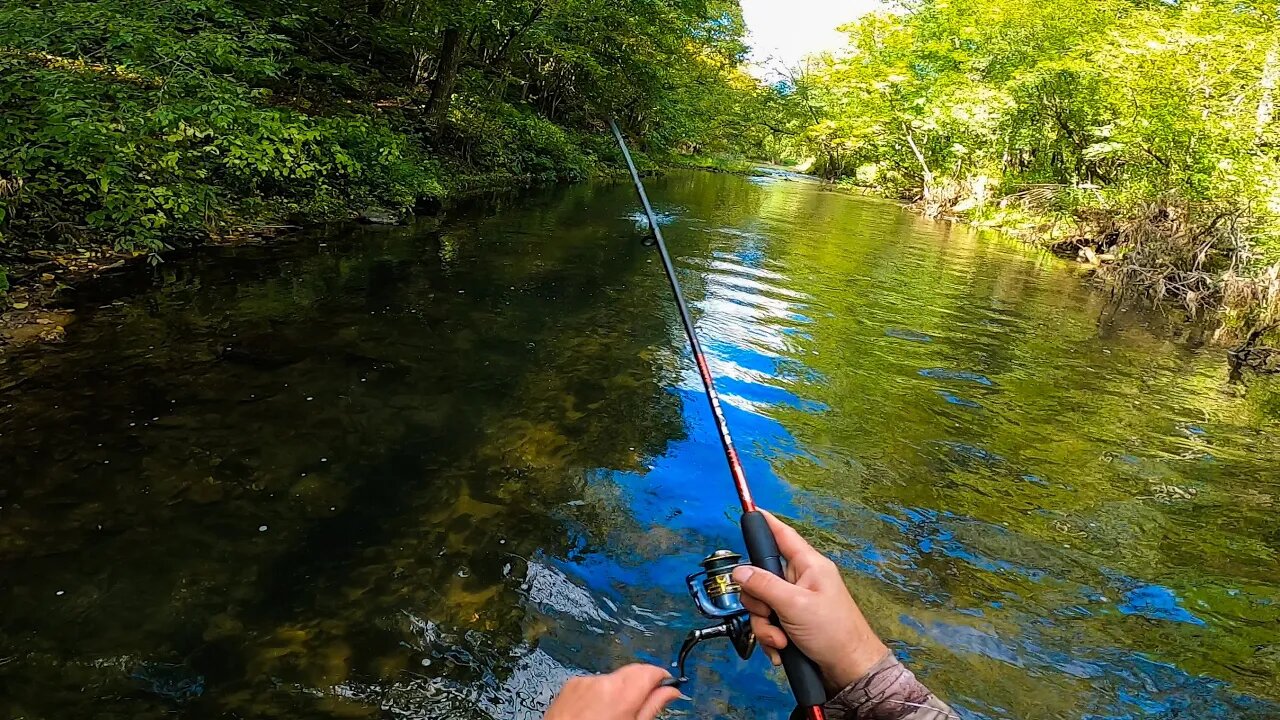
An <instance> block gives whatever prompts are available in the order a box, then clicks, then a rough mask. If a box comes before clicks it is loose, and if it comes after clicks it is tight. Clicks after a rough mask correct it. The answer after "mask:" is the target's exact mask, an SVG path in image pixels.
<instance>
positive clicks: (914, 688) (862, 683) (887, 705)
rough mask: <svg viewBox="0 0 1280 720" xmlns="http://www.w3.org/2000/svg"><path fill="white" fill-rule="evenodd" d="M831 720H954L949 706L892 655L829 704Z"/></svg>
mask: <svg viewBox="0 0 1280 720" xmlns="http://www.w3.org/2000/svg"><path fill="white" fill-rule="evenodd" d="M826 711H827V718H828V720H953V719H958V718H959V716H958V715H956V714H955V713H954V712H953V711H952V710H951V708H950V707H948V706H947V704H946V703H944V702H942V701H941V700H939V699H938V698H936V697H934V695H933V693H931V692H929V688H927V687H925V686H924V685H921V684H920V681H919V680H916V676H915V675H914V674H912V672H911V671H910V670H908V669H907V668H906V667H905V666H904V665H903V664H902V663H901V662H899V661H898V658H896V657H894V654H893V652H892V651H890V652H889V653H887V654H885V656H884V658H882V659H881V660H880V662H878V663H876V664H875V665H874V666H873V667H872V668H871V669H870V670H869V671H867V674H866V675H863V676H862V679H860V680H858V681H856V682H854V683H853V684H852V685H850V686H849V687H847V688H845V689H844V690H841V691H840V692H839V694H837V695H836V696H835V697H834V698H832V699H831V700H828V701H827V704H826Z"/></svg>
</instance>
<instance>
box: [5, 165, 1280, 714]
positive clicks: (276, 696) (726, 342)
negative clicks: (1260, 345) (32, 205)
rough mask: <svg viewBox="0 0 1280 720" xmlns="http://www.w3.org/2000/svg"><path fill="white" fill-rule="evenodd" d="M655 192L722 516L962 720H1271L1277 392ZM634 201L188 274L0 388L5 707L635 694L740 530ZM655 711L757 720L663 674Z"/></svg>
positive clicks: (1026, 273) (793, 198) (763, 668)
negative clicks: (812, 572)
mask: <svg viewBox="0 0 1280 720" xmlns="http://www.w3.org/2000/svg"><path fill="white" fill-rule="evenodd" d="M651 192H652V195H653V196H654V200H655V203H656V205H657V206H658V209H659V210H660V211H661V213H662V214H663V221H664V223H665V230H666V233H667V235H668V238H669V242H670V245H671V249H672V252H673V254H674V255H675V257H676V263H677V265H678V267H679V272H680V275H681V279H682V281H683V282H684V283H685V287H686V292H687V294H688V295H689V297H690V300H691V304H692V306H693V312H694V314H695V315H696V316H697V318H698V321H697V322H698V329H699V332H700V333H701V335H702V337H703V339H704V344H705V345H706V348H707V350H708V352H709V353H710V360H711V364H712V369H713V372H714V373H715V375H716V377H717V383H718V385H719V387H720V390H721V392H722V393H723V394H724V396H725V401H726V405H727V411H728V419H729V422H730V424H731V425H732V427H733V430H734V432H735V433H736V435H737V441H738V444H739V446H740V448H742V449H743V451H744V452H745V455H746V469H747V472H748V474H749V476H750V477H751V480H752V483H753V485H754V488H755V493H756V495H757V500H758V501H759V502H760V504H761V505H762V506H764V507H767V508H770V509H772V510H774V511H775V512H777V513H779V514H781V515H783V516H785V517H787V518H789V519H790V520H791V521H792V522H793V523H794V524H795V525H796V526H797V527H799V528H800V529H801V531H802V532H803V533H804V534H805V535H807V536H808V537H809V538H811V539H812V541H813V542H814V543H815V544H816V545H817V546H818V547H819V548H821V549H822V550H823V551H825V552H827V553H829V554H831V555H832V556H833V557H834V558H835V559H836V560H837V561H838V563H839V564H840V566H841V567H842V568H843V569H844V571H845V572H846V575H847V580H848V583H849V586H850V588H851V589H852V590H853V591H854V593H855V594H856V596H857V598H858V599H859V601H860V602H861V603H862V605H863V606H864V608H865V610H866V612H867V614H868V616H869V617H870V618H871V620H872V622H873V624H874V625H875V626H876V627H877V628H878V629H879V630H880V631H881V633H882V634H883V635H884V636H886V638H888V639H891V640H892V645H893V647H894V648H895V649H896V650H897V651H898V652H899V653H900V655H901V656H903V657H904V659H906V660H908V661H909V662H910V663H911V665H912V667H913V668H914V669H915V670H916V671H917V673H918V674H919V675H920V676H921V677H922V678H923V679H924V680H925V681H926V682H927V683H928V684H929V685H930V686H931V687H933V688H934V689H935V690H936V691H937V692H938V693H939V694H940V695H942V696H943V697H944V698H945V699H947V700H948V701H950V702H951V703H953V704H954V705H955V706H956V707H957V709H959V710H960V711H961V712H962V714H963V715H964V716H965V717H971V718H1005V717H1009V718H1037V719H1045V718H1251V717H1276V716H1280V680H1278V679H1277V677H1278V676H1280V563H1278V560H1277V557H1278V553H1280V523H1277V520H1276V518H1277V508H1278V503H1277V495H1280V445H1278V443H1277V437H1278V436H1277V433H1278V432H1280V390H1277V389H1276V388H1275V387H1274V386H1273V385H1269V384H1267V383H1265V382H1262V381H1259V380H1252V381H1249V382H1247V383H1245V384H1230V383H1229V382H1228V381H1227V372H1226V368H1225V364H1224V363H1223V361H1222V358H1221V355H1220V353H1217V352H1211V351H1204V350H1199V351H1197V350H1191V349H1188V348H1187V347H1186V346H1184V345H1180V344H1175V343H1173V342H1171V341H1170V340H1168V339H1167V338H1168V337H1169V335H1168V332H1167V331H1166V330H1165V329H1163V328H1162V327H1161V326H1162V325H1164V324H1165V320H1164V319H1163V318H1162V317H1161V316H1159V315H1158V314H1150V313H1147V314H1144V313H1141V312H1139V311H1136V310H1132V309H1130V310H1123V309H1120V308H1117V307H1115V306H1113V305H1111V304H1109V303H1108V301H1107V298H1106V297H1104V296H1102V295H1101V294H1099V293H1097V292H1096V291H1093V290H1090V289H1089V288H1087V287H1086V286H1084V285H1082V284H1081V282H1080V280H1079V279H1078V278H1077V277H1076V275H1075V274H1074V273H1073V272H1072V271H1071V270H1070V269H1069V268H1067V267H1066V266H1065V265H1064V264H1063V263H1061V262H1060V261H1057V260H1055V259H1053V258H1050V257H1047V256H1043V255H1037V254H1034V253H1030V252H1028V251H1027V250H1025V249H1022V248H1020V247H1017V246H1015V245H1012V244H1010V243H1009V242H1007V241H1004V240H1001V239H999V238H995V237H988V236H983V235H980V234H977V233H974V232H972V231H968V230H965V229H962V228H959V227H950V226H947V225H942V224H934V223H930V222H926V221H924V220H921V219H919V218H917V217H915V216H914V215H912V214H910V213H908V212H905V211H903V210H901V209H899V208H897V207H895V206H893V205H891V204H887V203H883V202H879V201H874V200H868V199H862V198H857V197H852V196H848V195H843V194H835V193H830V192H825V191H823V190H822V189H821V188H819V187H817V186H815V185H811V184H807V183H803V182H794V181H791V180H789V179H787V178H779V177H774V178H756V179H750V180H748V179H744V178H738V177H731V176H725V175H712V174H704V173H673V174H671V175H669V176H667V177H665V178H662V179H657V180H653V181H652V186H651ZM636 210H637V206H636V203H635V201H634V200H633V196H632V194H631V190H630V188H629V187H628V186H626V185H621V184H612V185H609V184H595V185H592V184H587V185H579V186H575V187H568V188H561V189H556V190H551V191H547V192H544V193H537V194H534V195H532V196H527V197H523V198H519V199H509V200H505V201H501V202H497V203H494V204H492V205H486V206H485V207H484V208H481V209H475V210H471V211H467V212H462V213H458V214H456V215H455V216H453V217H452V218H450V219H449V220H447V221H446V222H445V223H444V224H443V225H440V224H433V223H422V224H419V225H416V226H414V227H409V228H397V229H387V228H342V229H339V230H337V231H332V232H326V233H312V234H308V235H306V236H304V237H301V238H295V239H293V240H291V241H286V242H284V243H281V244H279V245H277V246H275V247H272V248H262V247H240V248H235V249H216V250H206V251H203V252H201V253H199V254H196V255H194V256H192V257H188V258H185V259H178V260H174V261H171V262H169V263H167V264H165V265H163V266H161V268H159V269H158V270H157V271H155V272H154V274H153V276H148V275H147V273H146V272H145V271H140V272H139V274H138V275H135V276H129V277H127V278H125V279H124V280H123V281H121V282H117V283H114V284H110V285H104V286H102V287H99V288H90V289H87V290H85V291H82V292H81V293H80V294H78V295H77V296H76V298H75V299H74V303H75V304H76V305H77V307H78V310H79V311H78V316H79V318H80V320H79V322H78V323H77V324H75V325H73V326H72V327H71V328H70V329H69V338H68V341H67V343H66V344H65V345H63V346H60V347H57V348H55V349H52V350H40V351H28V352H24V353H20V354H17V355H13V356H10V357H9V358H8V361H7V362H6V363H5V364H4V365H2V366H0V388H3V389H2V390H0V583H2V586H0V717H3V718H59V719H62V718H72V717H95V718H160V717H167V716H172V715H175V714H176V715H179V716H182V717H189V718H272V717H281V718H378V717H382V718H441V719H444V718H449V719H450V720H453V719H455V718H478V719H483V718H504V719H505V718H522V719H524V718H528V719H530V720H536V718H538V717H539V716H540V712H541V710H542V709H543V708H544V707H545V704H546V703H547V701H548V699H549V697H550V695H551V692H552V691H553V689H554V688H555V687H557V686H558V685H559V683H560V682H561V681H562V680H563V679H564V678H565V677H567V676H569V675H570V674H572V673H577V672H583V671H600V670H607V669H609V668H612V667H615V666H617V665H619V664H622V663H625V662H629V661H632V660H634V659H642V660H648V661H653V662H659V663H663V664H665V663H667V662H670V660H671V659H672V657H673V653H674V651H675V649H676V647H677V645H678V644H679V641H680V639H681V637H682V636H683V634H684V633H685V632H686V631H687V630H688V629H689V628H691V627H693V626H695V625H697V624H698V623H699V622H700V619H699V618H698V617H697V616H696V613H695V612H694V610H693V608H692V606H691V604H690V603H689V602H688V600H687V597H686V596H685V593H684V589H683V576H684V575H685V574H686V573H688V572H691V571H693V570H695V569H697V568H696V564H697V561H698V560H699V559H700V558H701V557H702V556H703V555H704V554H706V553H707V552H709V551H711V550H713V549H715V548H717V547H721V546H725V547H731V548H739V547H740V538H739V537H738V536H737V528H736V523H735V520H736V509H735V507H734V497H733V494H732V490H731V487H730V484H729V482H728V480H727V476H726V468H725V463H724V460H723V457H722V456H721V454H720V449H719V445H718V443H717V440H716V438H715V436H714V434H713V429H712V425H711V423H710V417H709V415H708V411H707V409H706V407H705V403H704V400H703V398H702V396H701V394H700V390H699V386H698V382H697V375H696V374H695V372H694V370H693V366H692V363H691V360H690V357H689V355H688V352H687V350H686V349H685V344H684V341H683V338H682V336H681V334H680V331H679V325H678V322H677V319H676V314H675V310H674V308H673V307H672V305H671V302H670V299H669V296H668V289H667V286H666V283H665V280H664V278H663V277H662V275H661V272H660V267H659V266H658V264H657V263H656V259H655V256H654V255H653V251H652V250H650V249H647V248H645V247H643V246H642V245H641V243H640V242H639V238H640V236H641V234H642V231H643V224H642V223H638V222H637V219H636V218H637V216H636V215H635V212H636ZM687 692H688V694H689V695H690V696H691V698H692V700H691V701H687V702H681V703H678V704H677V705H676V706H675V707H674V709H673V712H675V713H676V714H678V715H681V716H688V717H698V718H712V717H726V718H777V719H781V718H784V717H785V714H786V712H787V710H788V709H789V708H788V702H787V693H786V691H785V686H784V685H783V681H782V680H781V679H780V677H779V676H778V675H777V674H776V673H773V672H772V671H771V670H770V669H769V667H768V664H767V662H766V661H765V660H764V659H763V658H761V657H759V656H757V657H755V658H753V659H752V660H751V661H749V662H746V663H742V662H739V661H737V660H736V658H734V657H732V652H731V651H730V650H729V649H728V647H727V646H723V645H721V646H707V647H706V649H705V650H703V651H700V653H699V655H698V656H697V665H696V672H695V673H694V674H693V682H692V683H691V684H690V685H689V686H688V687H687Z"/></svg>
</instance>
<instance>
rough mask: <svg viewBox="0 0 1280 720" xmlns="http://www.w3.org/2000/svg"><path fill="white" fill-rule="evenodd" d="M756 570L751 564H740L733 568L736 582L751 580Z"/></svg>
mask: <svg viewBox="0 0 1280 720" xmlns="http://www.w3.org/2000/svg"><path fill="white" fill-rule="evenodd" d="M755 572H756V569H755V568H753V567H751V566H750V565H739V566H738V567H736V568H734V569H733V579H734V581H736V582H740V583H744V582H746V581H748V580H750V579H751V576H752V575H754V574H755Z"/></svg>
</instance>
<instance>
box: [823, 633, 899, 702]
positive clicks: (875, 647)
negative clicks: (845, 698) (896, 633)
mask: <svg viewBox="0 0 1280 720" xmlns="http://www.w3.org/2000/svg"><path fill="white" fill-rule="evenodd" d="M892 656H893V653H892V652H891V651H890V650H889V648H888V646H886V645H885V644H884V643H882V642H880V641H879V640H878V639H875V638H872V639H871V641H870V642H860V643H856V644H855V647H853V648H850V650H849V651H848V652H846V653H844V654H843V655H842V656H841V657H840V658H839V659H838V660H836V661H835V662H832V663H829V664H828V665H827V666H824V667H823V668H822V678H823V680H825V681H826V683H827V689H828V690H830V691H832V692H839V691H841V690H843V689H844V688H846V687H848V686H850V685H852V684H854V683H856V682H858V681H859V680H861V679H862V678H864V677H866V675H867V673H869V672H871V670H873V669H874V668H875V667H876V666H877V665H879V664H880V663H882V662H884V661H885V659H886V658H889V657H892Z"/></svg>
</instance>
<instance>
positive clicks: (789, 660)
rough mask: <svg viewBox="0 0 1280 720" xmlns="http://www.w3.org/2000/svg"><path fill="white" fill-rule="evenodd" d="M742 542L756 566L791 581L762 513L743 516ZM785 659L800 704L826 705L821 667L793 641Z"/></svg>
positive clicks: (785, 667) (784, 649) (778, 624)
mask: <svg viewBox="0 0 1280 720" xmlns="http://www.w3.org/2000/svg"><path fill="white" fill-rule="evenodd" d="M742 539H743V540H745V541H746V543H747V554H748V555H750V556H751V564H752V565H755V566H756V567H758V568H760V569H762V570H768V571H769V572H771V573H773V574H774V575H777V576H778V577H780V578H782V579H783V580H786V579H787V576H786V575H785V574H784V573H783V571H782V553H781V552H779V551H778V541H777V540H775V539H774V537H773V531H772V530H770V529H769V521H768V520H766V519H765V517H764V515H763V514H762V513H761V512H760V511H759V510H752V511H751V512H747V513H743V514H742ZM772 620H773V624H775V625H777V626H778V627H782V623H780V622H778V616H777V615H776V614H775V615H774V616H773V618H772ZM781 655H782V667H783V668H784V669H785V670H786V671H787V682H789V683H791V692H792V694H794V695H795V696H796V704H797V705H799V706H801V707H813V706H814V705H821V704H823V703H825V702H826V701H827V690H826V687H825V686H823V684H822V673H821V672H820V671H819V670H818V666H817V665H815V664H814V662H813V661H812V660H810V659H809V658H808V656H806V655H805V654H804V653H803V652H801V651H800V648H798V647H796V644H795V643H793V642H790V640H788V642H787V646H786V647H785V648H783V649H782V653H781Z"/></svg>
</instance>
